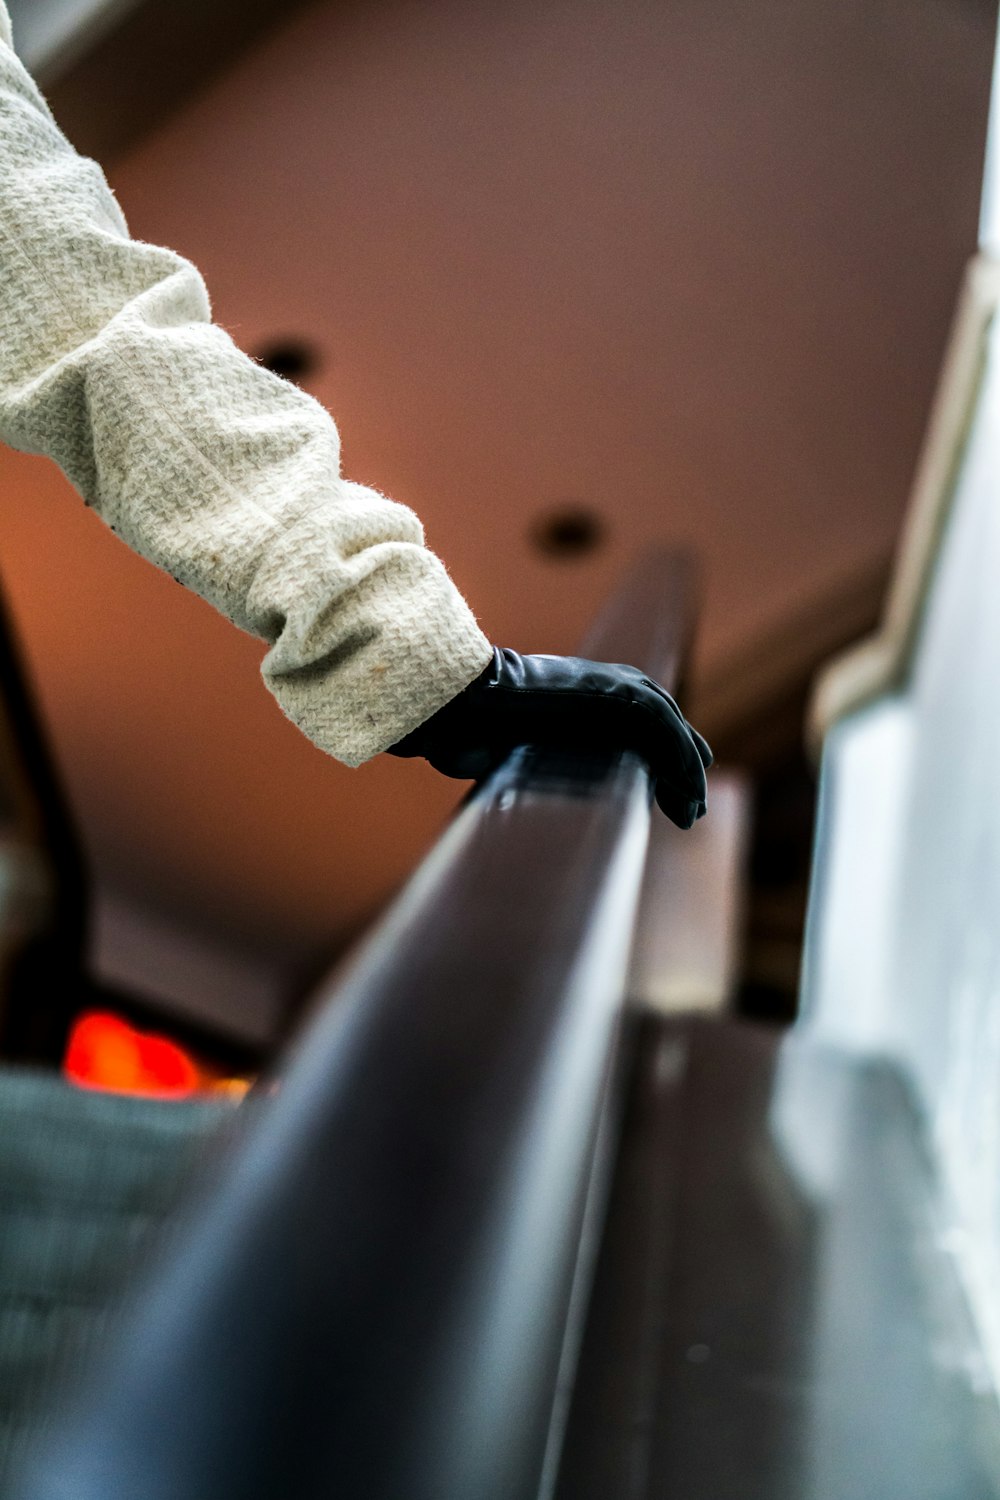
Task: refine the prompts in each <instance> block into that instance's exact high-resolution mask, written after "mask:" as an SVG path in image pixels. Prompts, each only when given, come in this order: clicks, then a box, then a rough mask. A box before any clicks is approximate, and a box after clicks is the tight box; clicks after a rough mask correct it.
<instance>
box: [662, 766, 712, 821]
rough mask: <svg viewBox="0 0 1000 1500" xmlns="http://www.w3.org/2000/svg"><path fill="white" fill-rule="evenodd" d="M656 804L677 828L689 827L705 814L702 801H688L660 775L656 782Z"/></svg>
mask: <svg viewBox="0 0 1000 1500" xmlns="http://www.w3.org/2000/svg"><path fill="white" fill-rule="evenodd" d="M656 805H657V806H658V807H659V809H660V811H661V812H664V813H666V815H667V817H668V818H669V819H670V821H671V822H672V823H676V825H677V827H678V828H684V829H687V828H691V827H693V826H694V824H695V823H696V822H697V821H698V819H699V818H702V817H704V815H705V803H704V802H692V801H690V800H689V799H688V798H687V797H685V796H684V794H683V793H681V792H678V791H677V789H676V788H675V787H674V786H672V785H671V784H670V782H668V781H664V780H663V778H662V777H660V778H659V779H658V780H657V782H656Z"/></svg>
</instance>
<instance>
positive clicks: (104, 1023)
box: [63, 1011, 200, 1098]
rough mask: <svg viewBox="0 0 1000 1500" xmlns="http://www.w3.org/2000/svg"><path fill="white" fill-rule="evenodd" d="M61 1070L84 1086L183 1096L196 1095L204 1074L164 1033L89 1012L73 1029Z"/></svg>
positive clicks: (110, 1016) (106, 1014)
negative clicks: (159, 1033)
mask: <svg viewBox="0 0 1000 1500" xmlns="http://www.w3.org/2000/svg"><path fill="white" fill-rule="evenodd" d="M63 1072H64V1073H65V1075H66V1077H67V1078H68V1079H69V1080H70V1081H71V1082H72V1083H76V1084H79V1085H80V1086H81V1087H82V1088H90V1089H108V1090H111V1091H113V1092H115V1093H122V1094H156V1095H166V1096H169V1097H172V1098H181V1097H183V1096H185V1095H187V1094H192V1093H194V1091H195V1089H197V1088H198V1085H199V1082H200V1075H199V1071H198V1068H197V1066H196V1064H195V1062H194V1060H193V1059H192V1058H191V1057H189V1056H188V1054H187V1053H186V1052H185V1051H184V1048H183V1047H179V1046H178V1045H177V1043H176V1042H172V1041H170V1040H169V1039H168V1038H167V1037H165V1036H156V1035H154V1034H152V1033H150V1032H142V1031H137V1030H136V1028H135V1027H134V1026H129V1025H128V1023H127V1022H125V1021H122V1020H121V1019H120V1018H119V1017H118V1016H113V1015H110V1014H109V1013H108V1012H106V1011H87V1012H86V1013H85V1014H84V1015H82V1016H80V1017H78V1019H77V1020H76V1022H75V1023H74V1025H73V1029H72V1031H71V1032H70V1038H69V1044H68V1046H67V1048H66V1057H65V1060H64V1062H63Z"/></svg>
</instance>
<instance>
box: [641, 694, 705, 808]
mask: <svg viewBox="0 0 1000 1500" xmlns="http://www.w3.org/2000/svg"><path fill="white" fill-rule="evenodd" d="M640 701H641V702H642V704H643V707H644V708H646V709H647V710H648V711H649V714H650V716H651V719H652V721H653V730H652V734H651V740H650V744H649V747H648V753H649V754H650V758H651V764H652V768H653V771H654V772H655V774H656V776H657V778H658V779H659V778H661V777H665V778H666V779H667V780H668V781H670V782H672V783H673V785H674V786H675V787H677V789H678V791H680V792H682V793H683V794H685V796H686V800H687V801H689V802H690V801H695V802H704V800H705V792H706V785H705V766H704V762H703V761H702V757H701V754H700V753H699V750H698V746H697V744H696V743H695V739H694V731H693V730H692V729H691V728H690V726H689V725H688V723H687V722H686V720H685V719H684V716H683V715H682V713H681V711H680V709H679V708H678V707H677V704H676V703H675V702H674V700H673V699H672V698H671V697H670V695H669V694H668V693H665V692H663V691H662V690H657V691H654V692H648V691H647V692H646V693H645V694H644V696H643V697H642V699H641V700H640Z"/></svg>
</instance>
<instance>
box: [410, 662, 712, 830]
mask: <svg viewBox="0 0 1000 1500" xmlns="http://www.w3.org/2000/svg"><path fill="white" fill-rule="evenodd" d="M518 745H548V746H558V747H560V748H562V749H567V750H634V751H636V752H637V753H638V754H639V755H641V756H643V758H644V759H645V760H646V761H647V763H648V764H649V767H650V769H651V770H652V772H653V774H654V775H655V777H656V800H657V802H658V803H659V805H660V807H661V808H662V809H663V811H664V812H665V813H666V815H667V817H668V818H671V819H672V820H673V822H675V823H676V824H677V825H678V827H680V828H690V827H691V825H692V824H693V823H694V822H695V821H696V819H698V818H700V817H701V816H702V815H703V813H704V812H705V805H706V788H705V771H706V769H707V767H708V766H710V765H711V764H712V752H711V750H710V749H709V748H708V745H707V744H706V743H705V741H704V740H703V739H702V737H701V735H700V734H699V733H698V731H697V730H696V729H692V728H691V726H690V724H689V723H688V722H687V720H686V719H685V718H684V717H683V715H682V714H681V711H680V709H679V708H678V707H677V704H676V703H675V702H674V700H673V698H671V696H670V694H669V693H667V692H665V691H664V689H663V688H661V687H658V686H657V684H656V683H655V682H653V681H652V680H651V679H650V678H648V677H645V676H644V675H643V674H642V672H640V671H639V670H638V669H637V668H636V667H624V666H618V665H615V664H612V663H610V662H600V661H584V660H583V659H582V658H580V657H577V656H519V655H518V653H517V652H516V651H508V650H506V649H501V648H500V647H499V646H495V647H494V648H493V660H492V661H491V662H490V664H489V666H488V667H487V668H486V670H485V672H483V673H482V675H481V676H479V677H477V678H476V680H475V681H474V682H472V683H470V684H469V686H468V687H467V688H465V689H463V691H462V692H461V693H459V694H458V696H457V697H456V698H452V699H451V701H450V702H449V703H446V704H445V706H444V707H443V708H441V709H439V710H438V711H437V713H436V714H432V715H431V717H430V718H429V719H428V720H426V722H425V723H423V724H421V725H419V727H418V728H416V729H414V730H413V731H412V733H411V734H408V735H406V737H405V738H404V739H401V740H400V741H399V743H398V744H396V745H392V746H390V748H389V754H390V755H422V756H425V757H426V759H427V760H429V761H430V763H431V765H432V766H434V768H435V769H436V770H438V771H441V772H442V773H443V774H444V775H445V776H458V777H462V778H463V779H469V780H475V781H478V780H480V779H481V778H482V777H483V776H485V775H486V774H487V773H488V772H489V771H491V770H492V769H493V767H494V766H496V765H498V764H499V763H500V761H502V760H503V759H504V757H505V756H506V755H507V754H509V752H510V751H511V750H513V749H514V748H515V747H516V746H518Z"/></svg>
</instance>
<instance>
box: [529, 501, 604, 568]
mask: <svg viewBox="0 0 1000 1500" xmlns="http://www.w3.org/2000/svg"><path fill="white" fill-rule="evenodd" d="M606 534H607V527H606V526H605V524H604V521H603V519H602V518H601V516H599V515H598V514H597V512H596V511H593V510H588V509H587V508H586V506H575V505H567V506H561V507H560V508H559V509H558V510H553V511H550V512H549V513H548V514H547V515H544V516H542V517H541V518H540V519H539V520H537V521H536V522H535V524H534V525H533V526H532V528H531V538H532V541H533V542H534V544H535V546H536V547H537V548H538V550H539V551H540V552H544V553H545V555H546V556H547V557H558V558H562V559H564V560H572V559H574V558H578V557H586V556H587V555H588V554H589V553H591V552H595V551H596V550H597V548H598V547H600V546H601V545H602V543H603V542H604V541H605V538H606Z"/></svg>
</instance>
